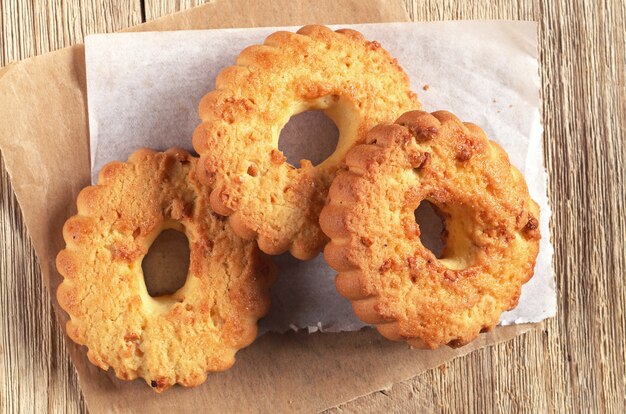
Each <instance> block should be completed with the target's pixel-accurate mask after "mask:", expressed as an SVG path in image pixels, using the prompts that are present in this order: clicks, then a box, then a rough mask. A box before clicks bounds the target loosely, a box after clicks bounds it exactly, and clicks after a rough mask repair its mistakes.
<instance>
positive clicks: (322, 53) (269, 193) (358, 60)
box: [193, 26, 420, 259]
mask: <svg viewBox="0 0 626 414" xmlns="http://www.w3.org/2000/svg"><path fill="white" fill-rule="evenodd" d="M419 108H420V104H419V102H418V100H417V97H416V95H415V94H414V93H412V92H411V91H410V89H409V79H408V76H407V75H406V74H405V73H404V71H403V70H402V68H401V67H400V66H399V65H398V64H397V62H396V60H395V59H394V58H393V57H392V56H391V55H389V53H388V52H387V51H385V50H384V49H383V48H382V47H381V46H380V44H378V43H377V42H371V41H368V40H366V39H365V38H364V37H363V36H362V35H361V34H360V33H358V32H356V31H354V30H348V29H344V30H339V31H337V32H333V31H332V30H330V29H328V28H327V27H324V26H305V27H303V28H302V29H300V30H299V31H298V33H290V32H277V33H274V34H272V35H270V36H269V37H268V38H267V39H266V40H265V42H264V44H263V45H255V46H250V47H248V48H247V49H245V50H244V51H243V52H242V53H241V54H240V55H239V57H238V58H237V65H236V66H232V67H229V68H226V69H224V70H223V71H222V72H221V73H220V75H219V76H218V78H217V81H216V90H215V91H213V92H211V93H209V94H208V95H206V96H205V97H204V98H203V99H202V101H201V103H200V105H199V113H200V118H201V119H202V121H203V123H202V124H201V125H200V126H199V127H198V128H197V129H196V131H195V133H194V136H193V145H194V148H195V150H196V151H197V152H198V153H199V154H200V155H201V162H200V163H199V167H200V169H201V171H200V173H199V175H200V176H201V177H202V178H203V179H204V180H205V181H207V182H210V183H212V184H214V185H213V191H212V194H211V197H210V199H211V205H212V206H213V208H214V210H215V211H216V212H218V213H219V214H222V215H226V216H230V218H229V221H230V224H231V226H232V228H233V230H234V231H235V232H236V233H237V234H238V235H239V236H241V237H243V238H246V239H251V240H252V239H256V240H257V241H258V244H259V247H260V248H261V250H263V251H264V252H266V253H269V254H280V253H283V252H285V251H287V250H289V251H290V252H291V253H292V254H293V255H294V256H295V257H297V258H299V259H311V258H313V257H315V256H316V255H317V254H318V253H319V251H320V250H321V249H322V247H323V245H324V243H325V242H326V241H327V239H326V237H325V236H324V234H323V232H322V231H321V230H320V228H319V223H318V219H319V213H320V211H321V209H322V207H323V206H324V202H325V198H326V194H327V192H328V187H329V185H330V183H331V181H332V179H333V178H334V176H335V174H336V172H337V170H338V169H340V168H341V167H342V166H343V165H344V156H345V154H346V152H347V151H348V150H349V149H350V148H351V147H353V146H354V145H355V144H359V143H362V142H363V140H364V137H365V134H366V133H367V131H368V130H369V129H370V128H372V127H373V126H374V125H377V124H379V123H381V122H392V121H393V120H394V119H396V118H397V117H398V116H399V115H400V114H402V113H403V112H405V111H407V110H410V109H419ZM309 109H319V110H322V111H324V112H325V113H326V115H327V116H328V117H329V118H331V119H332V120H333V121H334V122H335V123H336V125H337V127H338V129H339V134H340V136H339V142H338V144H337V148H336V150H335V152H334V153H333V154H332V155H331V156H330V157H329V158H328V159H326V160H325V161H324V162H322V163H321V164H319V165H317V166H313V165H312V164H311V162H310V161H308V160H302V161H301V162H300V168H296V167H294V166H292V165H290V164H289V163H288V162H286V158H285V156H284V154H283V153H282V152H281V151H280V150H279V149H278V139H279V135H280V131H281V130H282V128H283V126H284V125H285V124H286V123H287V122H288V121H289V119H290V118H291V116H293V115H295V114H298V113H300V112H304V111H306V110H309Z"/></svg>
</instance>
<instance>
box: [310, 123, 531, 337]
mask: <svg viewBox="0 0 626 414" xmlns="http://www.w3.org/2000/svg"><path fill="white" fill-rule="evenodd" d="M346 164H347V167H348V170H347V171H345V172H341V173H339V174H338V175H337V177H336V178H335V180H334V182H333V184H332V186H331V188H330V191H329V197H328V204H327V206H325V207H324V209H323V211H322V213H321V216H320V224H321V227H322V229H323V230H324V232H325V233H326V234H327V235H328V237H330V239H331V241H330V242H329V243H328V244H327V246H326V248H325V251H324V256H325V258H326V260H327V262H328V263H329V264H330V265H331V266H332V267H333V268H334V269H335V270H337V271H338V272H339V274H338V276H337V279H336V285H337V289H338V290H339V292H340V293H341V294H342V295H343V296H345V297H346V298H348V299H350V300H351V301H352V302H353V303H352V304H353V308H354V311H355V313H356V314H357V316H358V317H359V318H360V319H361V320H363V321H364V322H366V323H371V324H375V325H376V327H377V329H378V331H379V332H380V333H381V334H382V335H384V336H385V337H387V338H389V339H392V340H406V341H408V343H409V344H411V345H413V346H416V347H420V348H424V347H427V348H436V347H438V346H440V345H444V344H448V345H450V346H453V347H457V346H462V345H464V344H467V343H468V342H470V341H472V340H473V339H474V338H476V337H477V336H478V334H479V333H480V332H481V331H486V330H489V329H491V328H493V327H494V326H495V325H496V324H497V323H498V320H499V317H500V315H501V313H502V312H503V311H506V310H510V309H512V308H514V307H515V306H516V305H517V303H518V299H519V296H520V294H521V286H522V284H524V283H525V282H527V281H528V280H529V279H530V278H531V277H532V275H533V270H534V265H535V260H536V257H537V253H538V251H539V239H540V234H539V207H538V205H537V204H536V203H535V202H534V201H533V200H532V199H531V198H530V195H529V193H528V189H527V186H526V182H525V181H524V178H523V177H522V175H521V173H520V172H519V171H518V170H517V169H516V168H515V167H513V166H511V164H510V162H509V159H508V156H507V154H506V153H505V152H504V150H503V149H502V148H501V147H500V146H499V145H498V144H496V143H494V142H492V141H489V140H488V139H487V137H486V136H485V134H484V132H483V131H482V130H481V129H480V128H479V127H477V126H476V125H473V124H470V123H462V122H461V121H460V120H459V119H458V118H457V117H456V116H454V115H453V114H451V113H449V112H444V111H440V112H434V113H432V114H429V113H427V112H422V111H412V112H408V113H406V114H404V115H402V116H401V117H400V118H399V119H398V120H397V121H396V123H395V124H393V125H381V126H377V127H375V128H373V129H372V131H371V132H370V133H369V134H368V137H367V143H366V144H365V145H359V146H357V147H354V148H353V149H352V150H350V152H349V153H348V154H347V157H346ZM423 200H427V201H429V202H431V203H432V204H433V205H434V206H435V207H436V208H437V209H438V211H439V214H440V215H441V217H442V219H443V221H444V225H445V230H444V233H443V234H442V237H443V239H444V242H445V248H444V251H443V254H442V257H441V258H439V259H438V258H437V257H435V256H434V254H433V253H432V252H431V251H430V250H428V249H426V248H425V247H424V246H423V245H422V243H421V242H420V229H419V226H418V225H417V223H416V220H415V216H414V211H415V210H416V209H417V207H418V206H419V204H420V203H421V202H422V201H423Z"/></svg>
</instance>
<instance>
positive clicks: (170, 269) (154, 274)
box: [141, 229, 189, 298]
mask: <svg viewBox="0 0 626 414" xmlns="http://www.w3.org/2000/svg"><path fill="white" fill-rule="evenodd" d="M141 268H142V270H143V277H144V281H145V283H146V288H147V289H148V293H149V294H150V296H152V297H153V298H155V297H159V296H165V295H171V294H172V293H174V292H176V291H177V290H178V289H180V288H181V287H183V285H184V284H185V281H186V280H187V273H188V272H189V241H188V240H187V236H185V234H184V233H182V232H180V231H177V230H169V229H168V230H163V231H162V232H161V234H159V236H158V237H157V238H156V240H154V242H153V243H152V245H151V246H150V250H148V254H146V256H145V257H144V259H143V261H142V262H141Z"/></svg>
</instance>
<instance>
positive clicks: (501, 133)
mask: <svg viewBox="0 0 626 414" xmlns="http://www.w3.org/2000/svg"><path fill="white" fill-rule="evenodd" d="M341 27H344V26H334V27H333V28H335V29H337V28H341ZM349 27H351V28H354V29H356V30H359V31H360V32H362V33H363V34H364V35H365V36H366V37H367V38H368V39H371V40H377V41H379V42H380V43H381V44H382V46H383V47H384V48H385V49H387V50H388V51H389V52H390V53H391V54H392V55H393V56H395V57H396V58H397V59H398V62H399V63H400V65H402V67H403V68H404V69H405V71H406V72H407V73H408V74H409V76H410V78H411V85H412V88H413V89H414V90H415V91H416V92H417V93H418V95H419V98H420V100H421V102H422V104H423V107H424V109H425V110H427V111H435V110H439V109H445V110H449V111H451V112H453V113H455V114H456V115H457V116H459V117H460V118H461V119H462V120H464V121H471V122H474V123H476V124H478V125H479V126H481V127H482V128H483V129H484V130H485V132H486V133H487V136H489V137H490V138H491V139H492V140H495V141H497V142H498V143H500V144H501V145H502V146H503V147H504V149H505V150H506V151H507V152H508V153H509V156H510V158H511V162H512V163H513V164H514V165H515V166H516V167H517V168H519V169H520V171H521V172H522V173H523V174H524V176H525V177H526V180H527V182H528V186H529V189H530V193H531V196H532V197H533V198H534V199H535V200H536V201H537V202H538V203H539V205H540V206H541V221H540V228H541V234H542V240H541V248H540V253H539V257H538V260H537V265H536V267H535V276H534V277H533V279H531V281H530V282H528V283H527V284H526V285H524V288H523V293H522V296H521V298H520V302H519V305H518V307H517V308H516V309H514V310H512V311H510V312H507V313H505V314H503V315H502V318H501V323H502V324H512V323H524V322H538V321H541V320H543V319H545V318H548V317H551V316H554V314H555V310H556V293H555V287H554V279H553V272H552V254H553V248H552V244H551V243H550V240H549V238H550V231H549V221H550V214H551V212H550V207H549V205H548V199H547V195H546V189H547V174H546V171H545V168H544V164H543V149H542V126H541V118H540V99H539V88H540V82H539V75H538V73H539V72H538V62H537V41H536V24H535V23H534V22H519V21H453V22H431V23H382V24H365V25H350V26H349ZM297 29H298V27H288V28H256V29H219V30H203V31H177V32H144V33H118V34H105V35H93V36H88V37H87V39H86V42H85V46H86V67H87V93H88V106H89V128H90V141H91V165H92V179H93V180H94V181H95V179H96V177H97V172H98V171H99V170H100V168H101V167H102V166H103V165H104V164H106V163H107V162H109V161H112V160H126V158H127V157H128V156H129V155H130V154H131V153H132V152H133V151H135V150H136V149H137V148H140V147H150V148H154V149H158V150H163V149H166V148H168V147H172V146H180V147H183V148H187V149H189V150H192V148H191V135H192V132H193V130H194V128H195V127H196V126H197V125H198V123H199V119H198V115H197V105H198V103H199V101H200V99H201V98H202V96H203V95H204V94H206V93H207V92H209V91H211V90H213V89H214V83H215V78H216V76H217V74H218V73H219V71H220V70H221V69H223V68H225V67H227V66H230V65H233V64H234V63H235V59H236V57H237V55H238V54H239V52H240V51H241V50H243V49H244V48H245V47H247V46H249V45H252V44H260V43H262V42H263V40H264V39H265V37H266V36H267V35H269V34H271V33H273V32H275V31H277V30H290V31H295V30H297ZM297 118H298V119H297V120H296V121H294V122H298V123H299V124H300V125H297V126H296V127H292V126H293V125H292V124H291V123H290V124H289V126H290V127H289V128H286V130H287V129H288V131H284V133H285V134H293V133H294V132H293V131H298V130H300V131H302V130H311V129H314V128H315V127H313V126H310V127H305V126H306V125H308V124H311V123H315V122H316V120H319V118H316V117H315V116H300V117H297ZM302 124H304V125H302ZM326 129H328V128H326ZM331 129H332V126H331ZM282 142H283V138H282V136H281V143H282ZM285 142H287V145H288V146H291V147H286V148H284V150H285V153H286V154H287V155H288V156H289V153H290V152H298V151H301V150H302V145H299V143H304V142H308V143H310V142H311V140H310V139H306V138H302V137H299V136H289V137H287V138H285ZM322 146H323V145H322ZM306 150H307V151H308V155H309V157H315V154H312V153H311V152H315V150H316V148H306ZM276 262H277V264H278V266H279V271H280V273H279V279H278V282H277V284H276V285H275V286H274V288H273V289H272V309H271V311H270V314H269V315H268V316H267V317H266V318H264V319H263V320H262V321H261V332H265V331H275V332H285V331H287V330H289V329H301V328H306V329H308V330H309V331H316V330H318V329H319V330H323V331H330V332H335V331H346V330H356V329H359V328H361V327H363V326H364V324H363V323H361V322H360V321H359V320H358V319H356V317H355V316H354V315H353V313H352V309H351V306H350V303H349V302H348V301H347V300H345V299H343V298H342V297H341V296H340V295H339V294H338V293H337V291H336V290H335V286H334V277H335V272H334V271H332V269H330V268H329V267H328V266H327V265H326V264H325V262H324V260H323V258H322V256H321V255H320V256H319V257H318V258H317V259H315V260H312V261H309V262H301V261H298V260H296V259H294V258H292V257H291V256H289V255H283V256H280V257H277V258H276Z"/></svg>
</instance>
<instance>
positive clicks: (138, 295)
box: [56, 149, 274, 392]
mask: <svg viewBox="0 0 626 414" xmlns="http://www.w3.org/2000/svg"><path fill="white" fill-rule="evenodd" d="M196 162H197V159H196V158H193V157H191V156H190V155H189V154H188V153H187V152H185V151H184V150H179V149H171V150H168V151H166V152H164V153H163V152H161V153H157V152H153V151H150V150H145V149H143V150H139V151H137V152H135V153H134V154H133V155H132V156H131V157H130V158H129V160H128V162H113V163H110V164H108V165H106V166H105V167H104V168H103V169H102V170H101V172H100V175H99V180H98V185H96V186H90V187H86V188H85V189H83V190H82V191H81V192H80V194H79V196H78V200H77V205H78V214H77V215H76V216H73V217H71V218H70V219H69V220H68V221H67V222H66V223H65V226H64V228H63V237H64V239H65V242H66V247H65V249H64V250H62V251H61V252H60V253H59V254H58V256H57V262H56V263H57V269H58V271H59V273H60V274H61V275H62V276H63V277H64V280H63V282H62V283H61V284H60V286H59V288H58V290H57V298H58V300H59V304H60V305H61V307H62V308H63V309H64V310H65V311H66V312H67V313H68V314H69V315H70V318H71V319H70V320H69V321H68V322H67V334H68V336H69V337H70V338H71V339H72V340H74V342H76V343H78V344H80V345H86V346H87V348H88V352H87V356H88V358H89V360H90V361H91V362H92V363H93V364H95V365H97V366H98V367H100V368H102V369H104V370H108V369H109V367H112V368H113V369H114V370H115V374H116V375H117V376H118V377H119V378H121V379H125V380H132V379H135V378H137V377H142V378H144V380H145V381H146V382H147V383H148V384H149V385H151V386H152V387H153V388H154V389H155V390H156V391H158V392H161V391H163V390H165V389H167V388H169V387H170V386H172V385H174V384H176V383H178V384H181V385H183V386H195V385H199V384H201V383H202V382H204V380H205V379H206V376H207V372H211V371H223V370H225V369H228V368H229V367H230V366H231V365H232V364H233V363H234V361H235V353H236V352H237V350H239V349H241V348H243V347H245V346H247V345H249V344H250V343H251V342H252V341H253V340H254V339H255V337H256V334H257V320H258V319H259V318H260V317H261V316H263V315H264V314H265V313H266V312H267V310H268V309H269V285H270V283H271V282H272V280H273V277H274V273H273V267H272V265H271V263H270V262H268V259H267V258H266V257H265V256H263V255H262V253H261V252H260V251H259V250H258V248H257V247H256V245H255V244H254V242H250V241H244V240H242V239H241V238H239V237H238V236H236V235H235V234H234V233H233V231H232V230H231V229H230V228H229V226H228V224H227V223H226V221H225V220H224V218H223V217H222V216H219V215H217V214H215V213H214V212H213V211H212V210H211V208H210V204H209V200H208V190H209V189H208V188H207V187H205V186H204V185H203V184H202V183H200V182H199V180H198V179H197V177H196ZM165 229H175V230H178V231H181V232H183V233H184V234H185V235H186V236H187V238H188V240H189V251H190V260H189V263H190V265H189V272H188V276H187V280H186V282H185V284H184V285H183V286H182V287H181V288H180V289H179V290H178V291H176V292H174V293H173V294H171V295H165V296H160V297H155V298H153V297H151V296H150V295H149V294H148V291H147V289H146V285H145V281H144V277H143V272H142V267H141V262H142V259H143V257H144V256H145V255H146V253H147V252H148V249H149V248H150V245H151V243H152V242H153V241H154V240H155V239H156V237H157V236H158V235H159V233H160V232H161V231H163V230H165Z"/></svg>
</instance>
